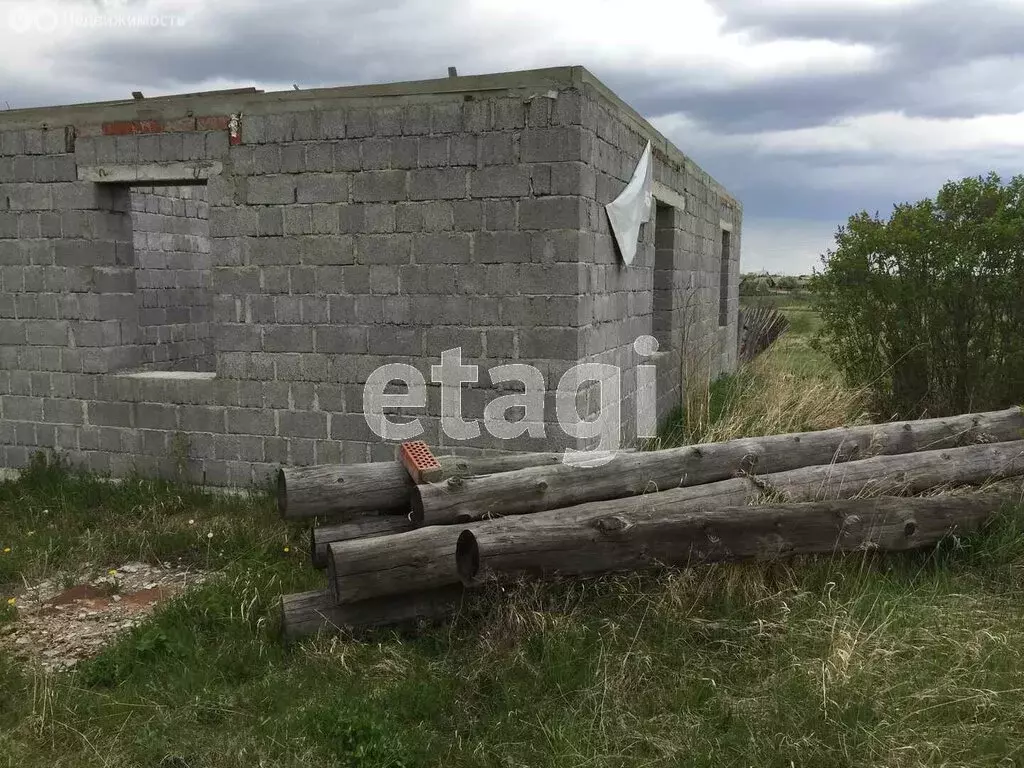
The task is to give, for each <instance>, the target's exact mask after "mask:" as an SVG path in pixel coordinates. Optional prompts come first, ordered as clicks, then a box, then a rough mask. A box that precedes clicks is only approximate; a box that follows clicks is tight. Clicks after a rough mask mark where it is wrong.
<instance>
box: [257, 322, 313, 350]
mask: <svg viewBox="0 0 1024 768" xmlns="http://www.w3.org/2000/svg"><path fill="white" fill-rule="evenodd" d="M263 351H264V352H312V351H313V331H312V330H311V329H310V328H307V327H303V326H301V325H277V326H271V327H268V328H266V329H264V331H263Z"/></svg>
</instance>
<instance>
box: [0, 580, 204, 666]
mask: <svg viewBox="0 0 1024 768" xmlns="http://www.w3.org/2000/svg"><path fill="white" fill-rule="evenodd" d="M209 576H210V574H207V573H204V572H200V571H190V570H184V569H178V568H166V567H162V566H153V565H147V564H146V563H126V564H124V565H122V566H121V567H120V568H116V569H112V570H110V571H109V572H107V573H106V574H105V575H103V576H99V577H90V576H89V574H87V573H83V574H79V575H78V576H77V577H76V578H74V579H68V578H66V577H64V578H61V579H48V580H46V581H43V582H40V583H39V584H35V585H33V586H31V587H29V588H27V589H26V590H24V591H23V592H22V593H21V594H20V595H18V596H17V598H16V605H17V609H18V618H17V620H16V621H14V622H13V623H10V624H5V625H3V626H0V647H3V648H5V649H7V650H9V651H10V652H11V653H12V654H13V655H14V656H15V657H17V658H20V659H22V660H25V661H34V662H38V663H39V664H40V665H42V666H43V667H44V668H46V669H51V670H52V669H66V668H68V667H72V666H74V665H75V664H77V663H78V662H79V661H81V660H82V659H86V658H89V657H90V656H94V655H96V654H97V653H99V651H100V650H102V649H103V647H104V646H106V645H108V644H109V643H110V642H111V641H112V640H113V639H114V638H115V637H117V636H118V635H119V634H121V633H122V632H124V631H125V630H127V629H130V628H131V627H134V626H135V625H137V624H138V623H139V622H141V621H142V620H143V619H144V618H146V616H148V615H149V614H150V613H152V612H153V609H154V608H155V607H156V606H157V605H159V604H160V603H161V602H162V601H164V600H167V599H168V598H170V597H173V596H174V595H176V594H178V593H180V592H181V591H182V590H183V589H185V588H186V587H189V586H194V585H196V584H199V583H202V582H203V581H205V580H206V579H207V578H209ZM69 582H71V586H68V584H69Z"/></svg>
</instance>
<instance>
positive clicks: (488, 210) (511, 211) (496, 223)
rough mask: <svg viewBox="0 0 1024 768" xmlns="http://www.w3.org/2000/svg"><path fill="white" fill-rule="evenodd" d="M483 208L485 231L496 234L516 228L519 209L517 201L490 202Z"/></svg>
mask: <svg viewBox="0 0 1024 768" xmlns="http://www.w3.org/2000/svg"><path fill="white" fill-rule="evenodd" d="M483 206H484V225H483V227H484V229H487V230H490V231H492V232H494V231H503V230H510V229H515V228H516V219H517V218H518V213H517V211H518V207H517V203H516V201H515V200H488V201H486V202H485V203H484V204H483Z"/></svg>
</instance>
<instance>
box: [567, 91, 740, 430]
mask: <svg viewBox="0 0 1024 768" xmlns="http://www.w3.org/2000/svg"><path fill="white" fill-rule="evenodd" d="M578 98H579V99H580V101H581V118H580V119H581V122H582V124H583V125H584V126H585V128H586V129H587V131H588V132H590V133H592V137H591V139H590V141H591V147H592V150H591V167H592V169H593V172H594V175H595V184H594V188H593V194H592V195H591V196H590V197H589V198H588V203H589V206H590V218H589V220H590V222H591V224H592V226H591V228H590V230H589V232H588V237H591V238H592V239H593V245H592V247H588V248H587V249H586V253H587V255H588V256H589V257H590V258H589V259H588V260H587V261H586V263H587V264H588V266H589V268H590V275H589V279H590V284H591V290H592V291H593V293H594V297H595V304H594V314H593V316H592V317H591V318H590V319H589V322H587V323H586V324H584V325H583V327H582V328H581V335H582V338H583V341H582V344H581V346H582V348H583V353H584V355H585V359H586V360H589V361H594V362H602V363H609V364H611V365H615V366H617V367H619V368H620V369H621V370H622V371H623V375H622V380H621V389H622V393H623V403H622V414H623V420H622V434H623V439H624V441H625V442H627V443H628V442H630V441H631V440H633V439H635V436H636V430H635V427H636V419H635V414H636V366H637V365H639V364H653V365H655V366H656V368H657V395H656V402H657V413H658V418H659V421H660V420H662V419H664V418H665V417H666V416H668V415H669V414H670V413H671V411H672V410H673V409H674V408H676V407H677V406H679V405H680V404H681V402H682V398H683V394H684V391H685V389H686V387H687V386H688V385H689V386H691V387H703V386H706V385H707V384H708V383H709V382H710V381H712V380H714V379H715V378H717V377H719V376H720V375H722V374H724V373H728V372H731V371H733V370H735V367H736V338H737V329H738V312H739V275H740V265H739V255H740V236H741V224H742V211H741V208H740V206H739V204H738V203H737V202H736V201H735V200H734V199H733V198H731V197H730V196H729V195H728V193H727V192H726V191H725V190H724V188H722V186H721V185H720V184H718V183H717V182H716V181H714V180H713V179H712V178H711V177H710V176H708V174H707V173H705V172H704V171H702V170H701V169H700V168H699V167H698V166H697V165H696V164H695V163H694V162H693V161H692V160H690V159H689V158H687V157H685V156H684V155H682V153H680V152H679V151H678V150H676V149H675V148H674V147H672V146H671V145H668V144H667V142H665V140H664V139H663V138H661V137H660V135H658V134H657V133H656V132H655V131H653V129H651V128H650V126H649V125H647V124H646V122H644V121H642V120H641V119H640V118H639V117H638V116H637V115H635V113H633V112H632V110H630V109H629V108H628V107H626V106H625V105H623V104H622V103H621V102H619V101H618V100H617V99H615V98H614V97H613V96H611V95H610V93H609V92H607V90H606V89H604V88H603V86H601V85H600V84H599V83H596V82H593V81H592V82H587V83H585V84H584V86H583V88H582V90H581V92H580V94H579V96H578ZM648 140H651V141H652V149H653V159H654V179H655V182H656V183H657V184H659V185H660V186H661V187H662V188H664V189H667V190H669V192H670V193H671V200H667V201H666V200H657V201H656V203H657V206H656V210H655V213H654V215H653V216H652V220H651V221H650V223H648V224H646V225H644V227H643V229H642V231H641V235H640V247H639V249H638V252H637V255H636V258H635V260H634V262H633V264H631V265H629V266H625V265H624V264H623V263H622V261H621V258H620V256H619V254H618V250H617V247H616V245H615V242H614V236H613V234H612V232H611V229H610V225H609V222H608V218H607V216H606V215H604V211H603V207H604V206H605V205H606V204H607V203H609V202H611V201H612V200H614V199H615V198H616V197H617V196H618V195H619V193H621V191H622V190H623V188H624V187H625V185H626V184H627V183H628V181H629V179H630V178H631V176H632V173H633V171H634V169H635V168H636V165H637V163H638V162H639V160H640V156H641V154H642V152H643V149H644V146H645V145H646V143H647V141H648ZM680 201H681V202H680ZM723 227H727V228H728V231H729V233H730V235H729V237H730V238H731V247H730V248H729V253H728V254H727V255H726V262H727V266H726V268H725V271H724V274H726V275H727V285H726V287H725V295H726V297H727V300H726V303H725V305H724V309H725V311H724V313H723V315H724V319H725V321H726V322H725V323H724V324H720V322H719V320H720V308H721V306H722V305H721V303H720V296H721V277H722V275H723V261H722V258H723V254H722V247H721V243H722V232H723ZM642 335H652V336H654V337H655V338H656V339H657V340H658V342H659V351H658V353H657V355H655V356H654V357H652V358H647V359H642V358H640V357H639V356H638V355H637V353H636V351H635V349H634V347H633V343H634V341H635V340H636V339H637V338H638V337H639V336H642Z"/></svg>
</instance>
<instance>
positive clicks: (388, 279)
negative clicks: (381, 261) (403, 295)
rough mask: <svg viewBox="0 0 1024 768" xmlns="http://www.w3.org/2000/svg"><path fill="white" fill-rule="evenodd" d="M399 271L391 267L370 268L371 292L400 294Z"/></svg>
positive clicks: (378, 266)
mask: <svg viewBox="0 0 1024 768" xmlns="http://www.w3.org/2000/svg"><path fill="white" fill-rule="evenodd" d="M398 274H399V273H398V270H397V269H395V267H394V266H391V265H387V266H385V265H374V266H371V267H370V291H371V292H372V293H376V294H388V293H398V291H399V280H398Z"/></svg>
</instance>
